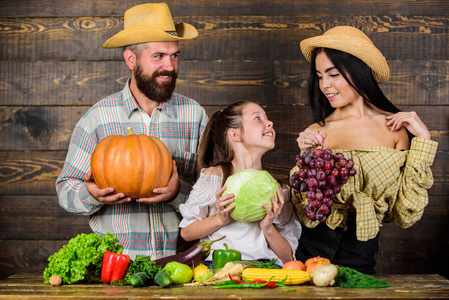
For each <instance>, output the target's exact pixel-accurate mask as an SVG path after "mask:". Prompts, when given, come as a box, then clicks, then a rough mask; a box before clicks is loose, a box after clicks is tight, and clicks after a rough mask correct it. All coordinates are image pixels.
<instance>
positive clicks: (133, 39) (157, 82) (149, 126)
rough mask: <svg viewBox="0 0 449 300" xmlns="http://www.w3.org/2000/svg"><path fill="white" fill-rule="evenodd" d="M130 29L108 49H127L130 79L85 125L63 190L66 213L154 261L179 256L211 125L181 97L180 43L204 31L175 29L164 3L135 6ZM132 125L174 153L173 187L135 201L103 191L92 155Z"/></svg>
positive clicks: (75, 139) (61, 182) (76, 135)
mask: <svg viewBox="0 0 449 300" xmlns="http://www.w3.org/2000/svg"><path fill="white" fill-rule="evenodd" d="M124 25H125V26H124V27H125V28H124V30H122V31H120V32H119V33H117V34H116V35H114V36H112V37H111V38H109V39H108V40H107V41H106V42H105V43H104V44H103V47H104V48H123V49H124V50H123V57H124V59H125V62H126V64H127V66H128V67H129V69H130V70H131V78H129V79H128V81H127V83H126V85H125V87H124V89H123V90H122V91H120V92H118V93H115V94H113V95H110V96H108V97H106V98H104V99H102V100H101V101H99V102H97V103H96V104H95V105H93V106H92V107H91V108H90V109H89V110H88V111H87V113H86V114H85V115H84V116H83V117H82V118H81V119H80V120H79V122H78V123H77V125H76V126H75V129H74V131H73V134H72V138H71V140H70V145H69V149H68V153H67V158H66V161H65V164H64V167H63V170H62V173H61V175H60V176H59V177H58V179H57V181H56V190H57V193H58V198H59V204H60V205H61V206H62V207H63V208H64V209H66V210H67V211H69V212H73V213H76V214H78V215H87V216H89V217H90V221H89V224H90V227H91V228H92V231H93V232H94V233H97V234H100V235H101V236H104V235H105V234H106V233H107V232H110V233H112V234H113V235H115V236H116V237H117V238H118V240H119V244H121V245H123V247H124V251H123V253H125V254H128V255H130V256H131V258H132V259H134V258H135V256H136V255H138V254H142V255H147V256H150V257H151V259H153V260H154V259H157V258H161V257H165V256H169V255H173V254H175V253H176V246H177V239H178V231H179V229H178V225H179V218H178V207H179V205H180V204H181V203H184V202H185V200H186V199H187V197H188V194H189V192H190V190H191V183H192V182H194V180H195V179H196V157H197V152H198V147H199V143H200V139H201V136H202V133H203V130H204V128H205V126H206V123H207V121H208V117H207V114H206V112H205V110H204V108H203V107H201V105H199V104H198V103H197V102H196V101H194V100H192V99H190V98H188V97H185V96H183V95H180V94H178V93H175V92H174V89H175V86H176V77H177V74H178V57H179V53H180V51H179V45H178V41H182V40H188V39H193V38H195V37H197V36H198V32H197V30H196V29H195V28H194V27H193V26H191V25H189V24H187V23H178V24H176V25H175V24H174V23H173V20H172V16H171V13H170V10H169V8H168V6H167V5H166V4H165V3H149V4H141V5H137V6H134V7H132V8H130V9H128V10H127V11H126V12H125V16H124ZM128 127H131V128H132V130H133V132H134V133H135V134H145V135H151V136H155V137H157V138H159V139H160V140H161V141H162V142H163V143H164V144H165V146H167V148H168V149H169V151H170V153H171V156H172V159H173V167H172V173H171V177H170V179H169V181H168V183H167V186H165V187H159V188H156V189H154V190H153V193H154V194H155V196H151V197H147V198H138V199H132V198H130V197H129V196H128V195H125V194H123V193H120V192H115V191H114V189H113V188H112V187H107V188H100V187H98V186H97V184H96V183H95V181H94V179H93V177H92V173H91V171H90V157H91V155H92V153H93V151H94V149H95V147H96V146H97V144H98V143H99V142H100V141H101V140H102V139H104V138H105V137H107V136H110V135H126V134H127V133H126V132H127V128H128Z"/></svg>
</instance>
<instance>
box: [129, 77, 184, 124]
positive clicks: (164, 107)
mask: <svg viewBox="0 0 449 300" xmlns="http://www.w3.org/2000/svg"><path fill="white" fill-rule="evenodd" d="M130 82H131V78H128V80H127V81H126V85H125V87H124V89H123V101H124V103H125V107H126V115H127V116H128V118H129V117H130V115H131V113H132V112H133V111H134V110H136V109H139V105H138V104H137V101H136V100H135V99H134V97H133V95H132V93H131V89H130V88H129V83H130ZM175 97H176V93H173V94H172V96H171V98H170V100H168V101H167V102H163V103H160V104H159V105H158V106H157V107H156V109H157V110H159V111H162V112H164V113H165V114H166V115H167V116H174V107H173V99H174V98H175Z"/></svg>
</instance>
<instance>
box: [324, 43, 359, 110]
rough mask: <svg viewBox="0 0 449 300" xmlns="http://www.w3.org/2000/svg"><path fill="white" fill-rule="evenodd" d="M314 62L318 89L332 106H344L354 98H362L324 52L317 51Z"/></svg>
mask: <svg viewBox="0 0 449 300" xmlns="http://www.w3.org/2000/svg"><path fill="white" fill-rule="evenodd" d="M315 64H316V74H317V76H318V80H319V84H320V90H321V92H322V93H323V94H324V95H325V96H326V98H327V99H328V100H329V102H330V105H331V106H332V107H333V108H339V107H344V106H346V105H348V104H351V103H353V102H354V101H356V100H357V101H360V100H363V98H362V97H361V96H360V95H359V94H358V93H357V91H356V90H354V88H353V87H352V86H351V85H350V84H349V83H348V82H347V81H346V79H345V78H344V77H343V75H342V74H341V73H340V71H338V70H337V68H336V67H335V66H334V64H333V63H332V61H331V60H330V59H329V58H328V57H327V55H326V53H325V52H320V53H318V55H317V56H316V60H315Z"/></svg>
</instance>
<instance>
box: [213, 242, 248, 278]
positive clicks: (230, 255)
mask: <svg viewBox="0 0 449 300" xmlns="http://www.w3.org/2000/svg"><path fill="white" fill-rule="evenodd" d="M223 246H225V248H226V249H224V250H223V249H220V250H214V253H213V254H212V269H214V272H215V271H217V270H219V269H221V268H223V267H224V265H225V264H226V263H228V262H230V261H241V260H242V254H241V253H240V251H237V250H231V249H229V248H228V245H227V244H226V243H224V244H223Z"/></svg>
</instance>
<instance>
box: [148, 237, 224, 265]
mask: <svg viewBox="0 0 449 300" xmlns="http://www.w3.org/2000/svg"><path fill="white" fill-rule="evenodd" d="M225 237H226V236H222V237H221V238H219V239H216V240H213V241H210V242H208V241H202V242H198V243H196V244H195V245H193V246H192V247H190V248H189V249H187V250H186V251H184V252H181V253H178V254H175V255H170V256H166V257H163V258H159V259H156V260H155V261H154V262H155V263H156V264H157V265H159V266H161V267H162V268H163V267H165V265H166V264H168V263H169V262H172V261H176V262H179V263H181V264H186V265H189V266H190V267H191V268H194V267H196V266H198V265H199V264H201V263H202V262H203V261H204V260H205V259H206V258H207V257H208V256H209V254H210V248H211V245H212V244H213V243H215V242H218V241H220V240H222V239H224V238H225Z"/></svg>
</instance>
